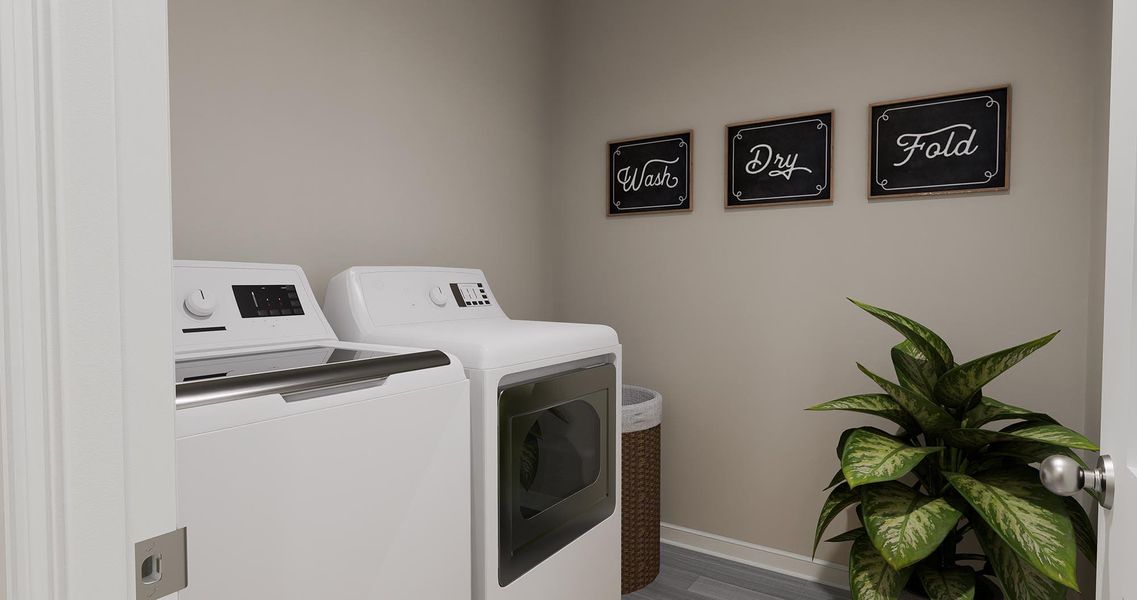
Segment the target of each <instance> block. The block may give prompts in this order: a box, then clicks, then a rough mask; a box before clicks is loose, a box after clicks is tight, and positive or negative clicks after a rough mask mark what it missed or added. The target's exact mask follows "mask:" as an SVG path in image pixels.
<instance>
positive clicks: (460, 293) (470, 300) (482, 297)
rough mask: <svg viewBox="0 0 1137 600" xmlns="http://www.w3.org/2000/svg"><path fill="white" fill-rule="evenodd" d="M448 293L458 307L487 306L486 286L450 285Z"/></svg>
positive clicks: (472, 284)
mask: <svg viewBox="0 0 1137 600" xmlns="http://www.w3.org/2000/svg"><path fill="white" fill-rule="evenodd" d="M450 291H452V292H454V300H455V301H457V302H458V306H489V305H490V296H489V292H488V291H486V286H485V285H483V284H481V283H451V284H450Z"/></svg>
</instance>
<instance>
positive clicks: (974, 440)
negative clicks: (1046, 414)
mask: <svg viewBox="0 0 1137 600" xmlns="http://www.w3.org/2000/svg"><path fill="white" fill-rule="evenodd" d="M943 436H944V439H945V440H947V441H948V443H950V444H951V445H953V446H958V447H961V448H979V447H981V446H986V445H987V444H994V443H996V442H1042V443H1046V444H1052V445H1056V446H1062V447H1068V448H1083V449H1086V450H1097V446H1095V445H1094V443H1093V442H1091V441H1089V440H1088V439H1086V438H1085V436H1083V435H1081V434H1080V433H1078V432H1076V431H1073V430H1070V429H1067V428H1065V427H1063V426H1061V425H1050V424H1043V425H1038V424H1031V425H1030V426H1029V427H1023V428H1021V429H1015V430H1013V431H1012V430H1008V429H1004V430H1003V431H991V430H989V429H971V428H966V429H951V430H948V431H945V432H943Z"/></svg>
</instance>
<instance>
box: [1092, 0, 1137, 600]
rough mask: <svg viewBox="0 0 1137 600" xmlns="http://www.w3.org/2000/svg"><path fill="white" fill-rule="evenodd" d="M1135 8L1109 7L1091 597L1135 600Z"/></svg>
mask: <svg viewBox="0 0 1137 600" xmlns="http://www.w3.org/2000/svg"><path fill="white" fill-rule="evenodd" d="M1135 27H1137V3H1133V2H1114V3H1113V62H1112V67H1111V69H1112V74H1111V84H1110V112H1109V119H1110V123H1109V181H1108V204H1107V209H1106V210H1107V214H1106V258H1105V307H1104V331H1103V336H1102V342H1103V354H1102V399H1101V403H1102V406H1101V448H1102V453H1103V454H1109V455H1111V456H1112V457H1113V460H1114V465H1115V468H1116V482H1115V485H1116V488H1115V490H1116V491H1115V498H1114V503H1113V509H1112V510H1102V511H1099V520H1098V530H1099V538H1100V539H1099V549H1098V575H1097V589H1098V598H1103V599H1106V598H1109V599H1113V598H1117V599H1121V598H1137V571H1135V570H1134V569H1133V561H1134V557H1137V470H1135V468H1134V467H1137V443H1135V440H1137V436H1134V431H1137V410H1135V409H1134V403H1137V395H1135V393H1137V388H1135V386H1134V380H1133V377H1134V369H1135V366H1137V363H1135V361H1137V352H1135V350H1137V345H1135V341H1137V330H1135V329H1134V327H1135V326H1137V319H1135V317H1137V304H1135V303H1137V293H1135V290H1134V285H1135V284H1137V272H1135V269H1137V257H1135V255H1134V251H1135V250H1137V246H1135V245H1134V239H1135V237H1137V212H1135V208H1137V118H1135V115H1134V112H1133V107H1134V106H1137V38H1135V37H1134V36H1133V35H1132V31H1133V29H1134V28H1135Z"/></svg>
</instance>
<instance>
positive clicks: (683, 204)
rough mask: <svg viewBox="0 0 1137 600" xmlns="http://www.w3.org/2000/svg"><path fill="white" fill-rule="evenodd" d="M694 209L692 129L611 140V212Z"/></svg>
mask: <svg viewBox="0 0 1137 600" xmlns="http://www.w3.org/2000/svg"><path fill="white" fill-rule="evenodd" d="M688 210H691V132H690V131H683V132H679V133H671V134H666V135H657V136H654V137H647V138H636V139H631V140H621V141H616V142H608V215H609V216H613V215H627V214H640V213H649V212H665V211H688Z"/></svg>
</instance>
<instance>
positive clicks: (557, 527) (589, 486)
mask: <svg viewBox="0 0 1137 600" xmlns="http://www.w3.org/2000/svg"><path fill="white" fill-rule="evenodd" d="M618 401H619V394H618V391H617V389H616V368H615V367H614V366H613V365H610V364H609V365H600V366H595V367H589V368H586V369H578V370H574V371H569V372H566V373H560V374H557V375H552V376H549V377H544V378H541V379H536V380H532V381H527V382H522V383H518V384H515V385H511V386H508V387H503V388H501V389H500V390H499V395H498V417H499V427H498V431H499V445H498V465H499V466H498V469H499V470H498V486H499V493H498V499H499V500H498V502H499V506H498V510H499V518H498V523H499V544H498V548H499V553H500V555H499V560H498V583H499V585H501V586H502V587H504V586H506V585H508V584H509V583H511V582H512V581H514V580H515V579H517V578H518V577H520V576H521V575H523V574H525V573H526V572H527V571H528V570H529V569H532V568H533V567H534V566H536V565H538V564H539V563H540V562H541V561H543V560H545V559H546V558H548V557H550V556H552V555H553V554H554V553H556V552H557V551H558V550H560V549H561V548H563V547H565V546H567V545H568V544H569V543H570V542H572V541H573V540H575V539H576V538H578V537H580V536H581V535H582V534H584V533H585V532H586V531H588V530H589V529H591V528H592V527H594V526H595V525H597V524H598V523H600V522H602V521H603V520H604V519H606V518H608V516H610V515H611V514H612V512H613V510H615V506H616V493H615V490H616V480H615V477H616V475H615V474H616V468H615V461H616V430H617V428H616V418H617V415H616V408H617V404H618Z"/></svg>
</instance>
